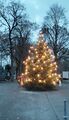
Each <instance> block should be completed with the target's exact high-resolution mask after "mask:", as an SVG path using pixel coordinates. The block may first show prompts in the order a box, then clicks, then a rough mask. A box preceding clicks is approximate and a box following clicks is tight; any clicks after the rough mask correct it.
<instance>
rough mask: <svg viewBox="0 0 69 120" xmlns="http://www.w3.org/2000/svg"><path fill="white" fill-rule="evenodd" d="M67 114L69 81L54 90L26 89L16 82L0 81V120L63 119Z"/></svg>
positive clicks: (68, 110)
mask: <svg viewBox="0 0 69 120" xmlns="http://www.w3.org/2000/svg"><path fill="white" fill-rule="evenodd" d="M64 99H66V100H67V112H68V113H67V114H68V115H69V83H63V84H62V86H61V87H60V88H59V89H58V90H56V91H43V92H32V91H26V90H24V89H23V88H22V87H20V86H19V85H18V83H0V120H63V112H64V111H63V110H64Z"/></svg>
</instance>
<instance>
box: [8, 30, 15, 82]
mask: <svg viewBox="0 0 69 120" xmlns="http://www.w3.org/2000/svg"><path fill="white" fill-rule="evenodd" d="M9 41H10V59H11V76H10V79H11V81H13V80H14V66H13V62H14V60H13V49H12V41H11V32H10V33H9Z"/></svg>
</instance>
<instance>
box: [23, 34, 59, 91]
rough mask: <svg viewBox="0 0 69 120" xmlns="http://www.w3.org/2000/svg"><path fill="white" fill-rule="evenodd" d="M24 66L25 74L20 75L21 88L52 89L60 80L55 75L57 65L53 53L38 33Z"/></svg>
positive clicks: (57, 75) (56, 74)
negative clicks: (35, 42)
mask: <svg viewBox="0 0 69 120" xmlns="http://www.w3.org/2000/svg"><path fill="white" fill-rule="evenodd" d="M23 63H24V65H25V73H23V74H22V78H23V79H22V80H23V86H24V87H26V88H29V89H40V90H44V89H48V88H54V87H55V86H56V85H57V83H58V82H59V80H60V75H59V74H58V73H57V63H56V62H55V56H54V54H53V51H52V50H51V49H50V48H49V47H48V45H47V43H46V42H45V41H44V39H43V34H42V33H40V36H39V40H38V42H37V45H36V46H35V47H33V46H31V47H30V50H29V56H28V58H27V59H26V61H24V62H23Z"/></svg>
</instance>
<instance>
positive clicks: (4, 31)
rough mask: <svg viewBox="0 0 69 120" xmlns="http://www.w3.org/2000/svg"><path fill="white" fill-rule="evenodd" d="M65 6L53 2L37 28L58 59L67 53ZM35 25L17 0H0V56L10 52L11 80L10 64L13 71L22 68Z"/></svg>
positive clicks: (17, 71) (67, 32)
mask: <svg viewBox="0 0 69 120" xmlns="http://www.w3.org/2000/svg"><path fill="white" fill-rule="evenodd" d="M67 26H68V21H67V19H66V16H65V9H64V8H62V7H61V6H59V5H57V4H54V5H52V6H51V8H50V10H49V11H48V13H47V14H46V16H45V17H44V22H43V24H42V27H41V30H42V31H43V33H44V37H45V39H46V41H47V43H48V45H49V46H50V47H51V48H52V49H53V51H54V55H55V58H56V60H57V61H58V62H60V61H62V59H64V58H65V57H64V56H66V55H67V54H69V50H68V47H69V46H68V44H69V31H68V27H67ZM37 28H38V25H37V24H36V23H33V22H31V21H30V20H29V18H28V15H27V13H26V9H25V7H24V5H23V4H21V3H20V2H14V1H11V2H9V4H8V5H6V4H4V3H3V2H1V1H0V56H1V57H2V59H5V60H7V59H8V56H10V61H11V63H10V66H11V73H10V74H11V80H13V74H14V64H15V66H16V73H17V74H20V73H21V72H22V70H23V63H22V62H23V60H24V59H25V58H26V56H27V54H28V49H29V47H30V45H31V34H32V31H34V30H36V29H37Z"/></svg>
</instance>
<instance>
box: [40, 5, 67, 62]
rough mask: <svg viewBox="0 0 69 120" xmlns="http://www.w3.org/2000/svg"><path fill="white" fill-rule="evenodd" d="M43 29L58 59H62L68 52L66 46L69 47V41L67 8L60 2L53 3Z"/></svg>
mask: <svg viewBox="0 0 69 120" xmlns="http://www.w3.org/2000/svg"><path fill="white" fill-rule="evenodd" d="M42 31H43V33H44V35H45V38H46V40H47V41H48V44H49V45H50V47H51V48H52V49H53V51H54V54H55V57H56V59H57V60H60V59H61V58H62V57H63V55H64V54H66V52H67V49H65V47H68V43H69V32H68V30H67V20H66V17H65V9H64V8H62V7H61V6H59V5H58V4H54V5H52V7H51V8H50V10H49V12H48V13H47V15H46V16H45V18H44V23H43V26H42Z"/></svg>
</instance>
